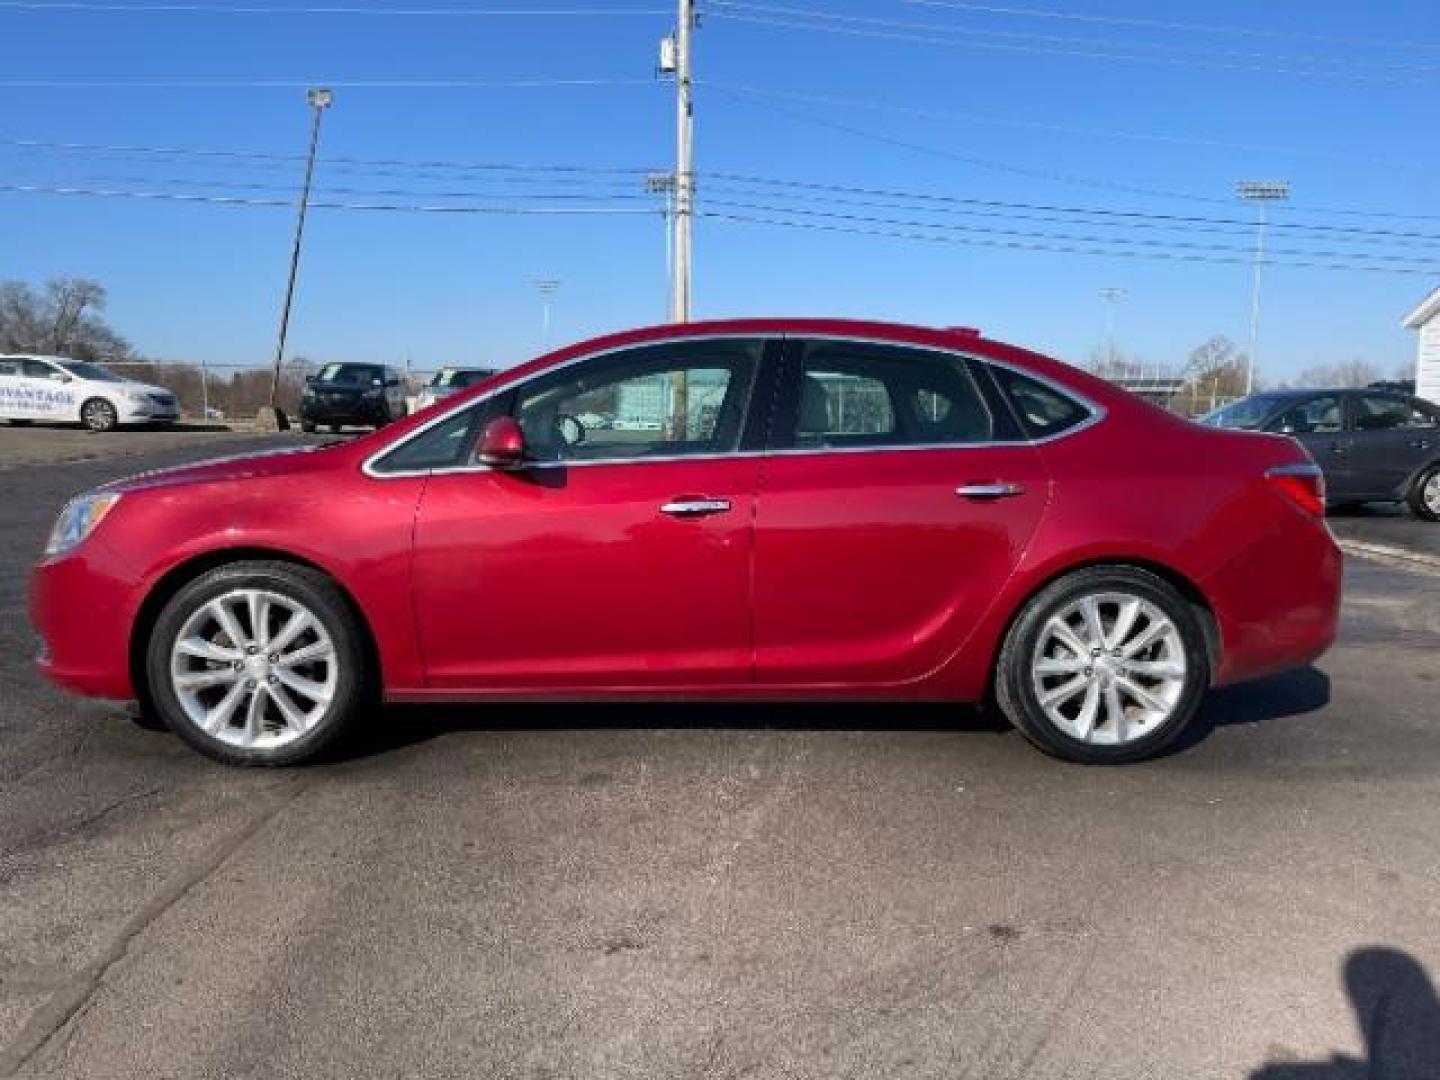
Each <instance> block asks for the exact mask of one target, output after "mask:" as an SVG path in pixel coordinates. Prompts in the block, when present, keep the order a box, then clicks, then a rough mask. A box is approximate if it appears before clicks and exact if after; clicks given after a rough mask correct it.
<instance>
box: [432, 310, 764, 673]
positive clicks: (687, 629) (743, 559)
mask: <svg viewBox="0 0 1440 1080" xmlns="http://www.w3.org/2000/svg"><path fill="white" fill-rule="evenodd" d="M765 351H766V343H765V342H764V341H762V340H759V339H753V338H742V339H735V338H713V339H705V338H701V339H688V340H684V341H679V342H675V343H659V344H650V345H643V346H636V347H632V348H627V349H623V350H618V351H615V352H611V353H607V354H604V355H600V356H595V357H591V358H588V359H584V360H581V361H579V362H577V363H572V364H569V365H566V366H564V367H562V368H560V369H556V370H554V371H552V372H550V373H547V374H542V375H540V376H537V377H536V378H534V379H532V380H530V381H528V382H526V383H524V384H523V385H521V386H520V387H519V388H517V389H514V390H512V391H509V392H506V393H504V394H503V395H501V396H500V397H498V398H495V399H493V400H492V402H490V403H487V404H483V405H481V406H477V408H480V409H489V410H491V414H494V415H498V414H502V413H503V414H508V415H511V416H513V417H514V418H515V419H516V420H517V421H518V422H519V424H520V426H521V428H522V429H523V431H524V433H525V436H526V442H527V451H528V454H529V462H530V463H529V465H528V466H527V467H525V468H521V469H516V470H497V469H488V468H484V467H477V466H473V465H463V466H461V467H458V468H454V469H444V470H436V471H435V472H434V473H433V475H432V476H431V477H430V479H429V481H428V482H427V484H426V486H425V490H424V493H423V495H422V499H421V505H420V508H419V512H418V516H417V520H416V529H415V558H414V596H415V610H416V623H417V626H418V628H419V633H420V641H421V647H422V649H423V650H424V656H425V663H426V669H427V677H428V680H429V681H430V683H431V684H432V685H434V686H437V687H450V688H472V689H476V690H486V689H499V690H506V689H508V690H519V691H523V690H531V689H533V690H538V691H545V692H551V693H553V692H564V691H566V690H575V691H591V690H605V689H621V688H623V689H629V690H636V689H639V690H645V689H655V690H665V689H674V688H680V687H689V686H695V687H702V686H732V685H744V684H748V683H749V682H750V681H751V680H752V675H753V672H752V664H751V660H752V640H751V628H750V573H751V536H752V506H753V501H754V492H755V482H756V476H757V473H758V470H759V462H760V458H759V456H758V454H757V453H755V452H753V451H752V450H750V449H748V448H742V440H745V439H747V438H753V436H751V435H749V434H748V433H747V430H746V425H747V421H748V418H749V417H750V415H751V413H750V402H751V398H752V395H755V394H756V393H757V391H756V389H755V388H756V386H757V383H759V382H760V381H762V375H763V373H764V371H765V370H766V369H765V367H764V364H763V354H764V353H765ZM762 396H763V395H762ZM491 414H486V415H482V416H481V417H479V419H481V420H488V419H489V418H490V415H491ZM617 415H620V416H624V417H627V418H628V419H629V421H630V423H629V424H628V425H627V426H625V427H624V428H621V427H620V426H619V425H614V426H611V425H607V424H603V423H601V422H599V421H597V420H595V419H594V418H596V417H605V416H617ZM757 415H758V414H757ZM580 417H586V418H589V419H590V421H591V422H590V424H589V425H587V424H586V423H584V422H582V420H581V419H579V418H580Z"/></svg>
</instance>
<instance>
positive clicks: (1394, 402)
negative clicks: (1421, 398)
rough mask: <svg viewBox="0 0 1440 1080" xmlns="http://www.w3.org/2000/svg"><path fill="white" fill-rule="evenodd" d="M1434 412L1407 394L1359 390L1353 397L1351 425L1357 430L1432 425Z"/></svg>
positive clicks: (1433, 425)
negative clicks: (1397, 395)
mask: <svg viewBox="0 0 1440 1080" xmlns="http://www.w3.org/2000/svg"><path fill="white" fill-rule="evenodd" d="M1436 424H1437V419H1436V415H1435V413H1434V412H1433V411H1432V410H1430V409H1427V408H1426V407H1425V406H1423V405H1422V404H1421V403H1419V402H1416V401H1411V400H1409V399H1407V398H1400V397H1389V396H1386V395H1380V394H1361V395H1359V396H1358V397H1356V398H1355V411H1354V416H1353V417H1352V425H1353V426H1354V428H1355V430H1356V431H1395V430H1398V429H1404V428H1433V427H1435V426H1436Z"/></svg>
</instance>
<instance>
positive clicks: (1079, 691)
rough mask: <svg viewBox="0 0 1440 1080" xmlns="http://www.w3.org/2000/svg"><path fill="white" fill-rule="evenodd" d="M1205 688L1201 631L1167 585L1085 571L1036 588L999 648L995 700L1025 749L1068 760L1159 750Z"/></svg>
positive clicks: (1120, 758) (1103, 759)
mask: <svg viewBox="0 0 1440 1080" xmlns="http://www.w3.org/2000/svg"><path fill="white" fill-rule="evenodd" d="M1208 683H1209V663H1208V653H1207V650H1206V645H1205V635H1204V630H1203V628H1202V627H1201V624H1200V619H1199V616H1197V614H1196V612H1195V609H1194V608H1193V607H1192V606H1191V604H1190V603H1189V602H1188V601H1187V600H1186V599H1185V598H1184V597H1183V596H1181V595H1180V594H1179V593H1178V592H1177V591H1176V590H1175V589H1174V587H1173V586H1171V585H1170V584H1169V583H1168V582H1167V581H1165V580H1164V579H1163V578H1160V577H1158V576H1157V575H1155V574H1152V573H1149V572H1148V571H1145V570H1140V569H1138V568H1133V567H1123V566H1115V567H1090V568H1087V569H1084V570H1080V571H1077V572H1075V573H1073V574H1069V575H1066V576H1065V577H1063V578H1061V579H1059V580H1058V581H1055V582H1053V583H1051V584H1050V585H1048V586H1047V587H1046V588H1044V589H1042V590H1041V591H1040V593H1039V594H1037V595H1036V596H1035V597H1034V598H1033V599H1032V600H1031V601H1030V602H1029V603H1028V604H1027V605H1026V606H1025V609H1024V610H1023V611H1022V612H1021V613H1020V617H1019V618H1018V619H1016V621H1015V624H1014V626H1013V627H1011V630H1010V633H1009V634H1008V635H1007V637H1006V639H1005V644H1004V647H1003V648H1002V649H1001V653H1000V660H999V668H998V670H997V671H996V674H995V691H996V698H997V701H998V703H999V705H1000V707H1001V709H1002V710H1003V711H1004V712H1005V714H1006V715H1007V716H1008V717H1009V718H1010V720H1011V721H1012V722H1013V723H1014V724H1015V726H1016V727H1017V728H1019V729H1020V731H1021V733H1023V734H1024V735H1025V736H1026V737H1027V738H1028V739H1030V741H1031V742H1033V743H1035V744H1036V745H1037V746H1039V747H1040V748H1041V749H1042V750H1044V751H1046V752H1047V753H1049V754H1053V755H1054V756H1056V757H1060V758H1064V759H1066V760H1067V761H1078V762H1083V763H1087V764H1119V763H1121V762H1127V761H1136V760H1139V759H1141V758H1145V757H1149V756H1151V755H1153V754H1155V753H1158V752H1159V751H1160V750H1161V749H1163V748H1164V747H1165V746H1166V745H1168V744H1169V743H1170V742H1172V741H1173V740H1174V739H1175V738H1177V737H1178V736H1179V735H1180V733H1181V732H1182V731H1183V730H1184V729H1185V726H1186V725H1187V724H1188V723H1189V722H1190V719H1191V717H1192V716H1193V715H1194V713H1195V709H1196V708H1197V706H1198V705H1199V703H1200V699H1201V697H1202V696H1203V695H1204V693H1205V689H1206V686H1207V685H1208Z"/></svg>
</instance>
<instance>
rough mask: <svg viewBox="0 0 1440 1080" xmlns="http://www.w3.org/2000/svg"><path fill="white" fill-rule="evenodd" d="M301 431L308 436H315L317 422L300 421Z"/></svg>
mask: <svg viewBox="0 0 1440 1080" xmlns="http://www.w3.org/2000/svg"><path fill="white" fill-rule="evenodd" d="M300 430H301V431H303V432H305V434H306V435H313V434H315V421H314V420H301V421H300Z"/></svg>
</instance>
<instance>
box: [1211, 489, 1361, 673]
mask: <svg viewBox="0 0 1440 1080" xmlns="http://www.w3.org/2000/svg"><path fill="white" fill-rule="evenodd" d="M1285 509H1286V512H1287V514H1289V516H1290V520H1286V521H1284V522H1283V523H1282V524H1281V526H1280V527H1278V528H1276V529H1274V530H1272V531H1268V532H1266V533H1264V534H1263V535H1262V536H1261V537H1260V538H1259V539H1258V540H1256V541H1255V543H1253V544H1251V545H1250V546H1249V547H1247V548H1245V549H1244V550H1243V551H1242V552H1240V553H1239V554H1238V555H1237V556H1236V557H1235V558H1232V559H1230V560H1228V561H1227V562H1226V564H1225V565H1224V566H1223V567H1222V568H1221V569H1220V570H1219V571H1217V572H1216V573H1214V574H1213V575H1211V576H1210V577H1209V578H1207V579H1206V580H1205V581H1203V582H1201V583H1200V584H1201V587H1202V589H1203V590H1204V591H1205V593H1206V594H1207V595H1208V596H1209V597H1210V599H1211V601H1212V603H1213V604H1214V608H1215V616H1216V620H1217V621H1218V623H1219V629H1220V638H1221V642H1222V650H1223V652H1222V657H1221V661H1220V665H1219V670H1218V671H1217V672H1216V677H1215V684H1216V685H1219V686H1223V685H1225V684H1226V683H1233V682H1240V681H1243V680H1245V679H1254V678H1259V677H1261V676H1264V675H1270V674H1273V673H1275V672H1278V671H1286V670H1289V669H1292V668H1298V667H1303V666H1305V665H1306V664H1309V663H1311V662H1313V661H1314V660H1316V659H1318V658H1319V657H1320V656H1321V655H1323V654H1324V653H1325V651H1326V650H1327V649H1329V648H1330V646H1331V645H1332V644H1334V642H1335V635H1336V631H1337V628H1338V626H1339V620H1340V587H1341V577H1342V570H1341V565H1342V559H1341V554H1340V549H1339V548H1338V547H1337V546H1336V544H1335V540H1334V537H1332V536H1331V535H1330V530H1329V529H1328V528H1326V527H1325V525H1324V524H1323V523H1322V522H1318V521H1315V520H1314V519H1313V518H1309V517H1306V516H1304V515H1302V514H1301V513H1300V512H1299V511H1295V512H1293V513H1291V512H1290V510H1289V508H1288V507H1287V508H1285Z"/></svg>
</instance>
